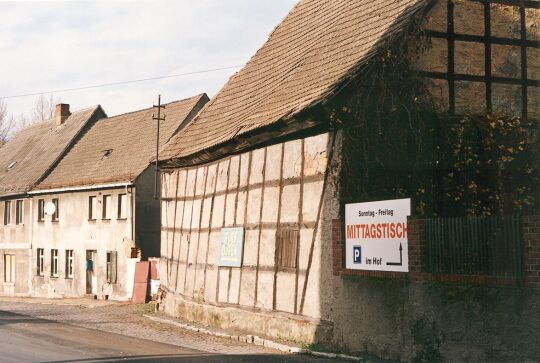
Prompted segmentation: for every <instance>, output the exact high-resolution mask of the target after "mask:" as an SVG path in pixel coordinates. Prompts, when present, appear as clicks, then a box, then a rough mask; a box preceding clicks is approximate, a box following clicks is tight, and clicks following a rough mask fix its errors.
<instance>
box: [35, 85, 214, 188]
mask: <svg viewBox="0 0 540 363" xmlns="http://www.w3.org/2000/svg"><path fill="white" fill-rule="evenodd" d="M207 101H208V97H207V96H206V94H201V95H198V96H195V97H191V98H188V99H185V100H181V101H176V102H172V103H169V104H166V105H165V106H166V108H165V110H164V111H163V112H164V113H165V115H166V118H165V121H164V122H161V124H160V145H165V143H166V142H167V141H169V139H170V138H171V136H172V135H174V133H175V132H177V131H178V129H180V128H181V127H184V126H185V125H186V123H188V122H189V121H191V120H192V119H193V117H194V116H195V114H196V113H197V112H198V111H199V110H200V108H201V107H202V106H203V105H204V104H205V103H206V102H207ZM155 112H156V110H155V109H153V108H148V109H144V110H141V111H136V112H131V113H126V114H123V115H118V116H114V117H110V118H104V119H101V120H99V121H97V122H96V123H95V124H94V125H93V126H92V127H91V128H90V129H89V130H88V131H86V132H85V133H84V135H83V136H82V137H81V138H80V139H79V141H77V143H76V144H75V145H74V146H73V147H72V148H71V149H70V151H69V152H68V153H67V154H66V156H65V157H64V158H63V159H62V160H61V161H60V162H59V164H58V165H57V166H56V167H55V168H54V170H53V171H52V172H51V173H50V174H49V175H48V176H47V177H46V178H45V179H44V180H43V181H42V182H41V183H40V184H39V185H38V186H37V187H36V188H35V189H36V190H43V189H51V188H61V187H72V186H93V185H99V184H105V183H115V182H131V181H133V180H134V179H135V178H137V176H139V174H140V173H141V172H142V171H144V169H146V168H147V167H148V165H149V163H150V161H151V160H153V159H155V148H156V121H153V120H152V114H154V113H155Z"/></svg>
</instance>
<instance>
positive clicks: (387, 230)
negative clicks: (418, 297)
mask: <svg viewBox="0 0 540 363" xmlns="http://www.w3.org/2000/svg"><path fill="white" fill-rule="evenodd" d="M410 214H411V200H410V199H395V200H383V201H377V202H369V203H356V204H347V205H346V206H345V247H346V252H345V258H346V263H345V265H346V267H347V268H348V269H354V270H374V271H399V272H408V271H409V255H408V243H407V241H408V239H407V217H408V216H409V215H410Z"/></svg>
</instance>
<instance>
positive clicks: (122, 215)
mask: <svg viewBox="0 0 540 363" xmlns="http://www.w3.org/2000/svg"><path fill="white" fill-rule="evenodd" d="M126 218H127V195H126V194H118V219H126Z"/></svg>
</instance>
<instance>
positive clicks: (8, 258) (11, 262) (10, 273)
mask: <svg viewBox="0 0 540 363" xmlns="http://www.w3.org/2000/svg"><path fill="white" fill-rule="evenodd" d="M4 282H9V283H13V282H15V255H14V254H11V253H6V254H4Z"/></svg>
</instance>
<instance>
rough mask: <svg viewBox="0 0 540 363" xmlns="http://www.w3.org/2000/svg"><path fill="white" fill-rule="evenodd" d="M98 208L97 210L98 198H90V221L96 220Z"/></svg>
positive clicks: (93, 196)
mask: <svg viewBox="0 0 540 363" xmlns="http://www.w3.org/2000/svg"><path fill="white" fill-rule="evenodd" d="M96 208H97V198H96V196H95V195H92V196H90V197H88V220H90V221H95V220H96V216H97V213H96Z"/></svg>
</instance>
